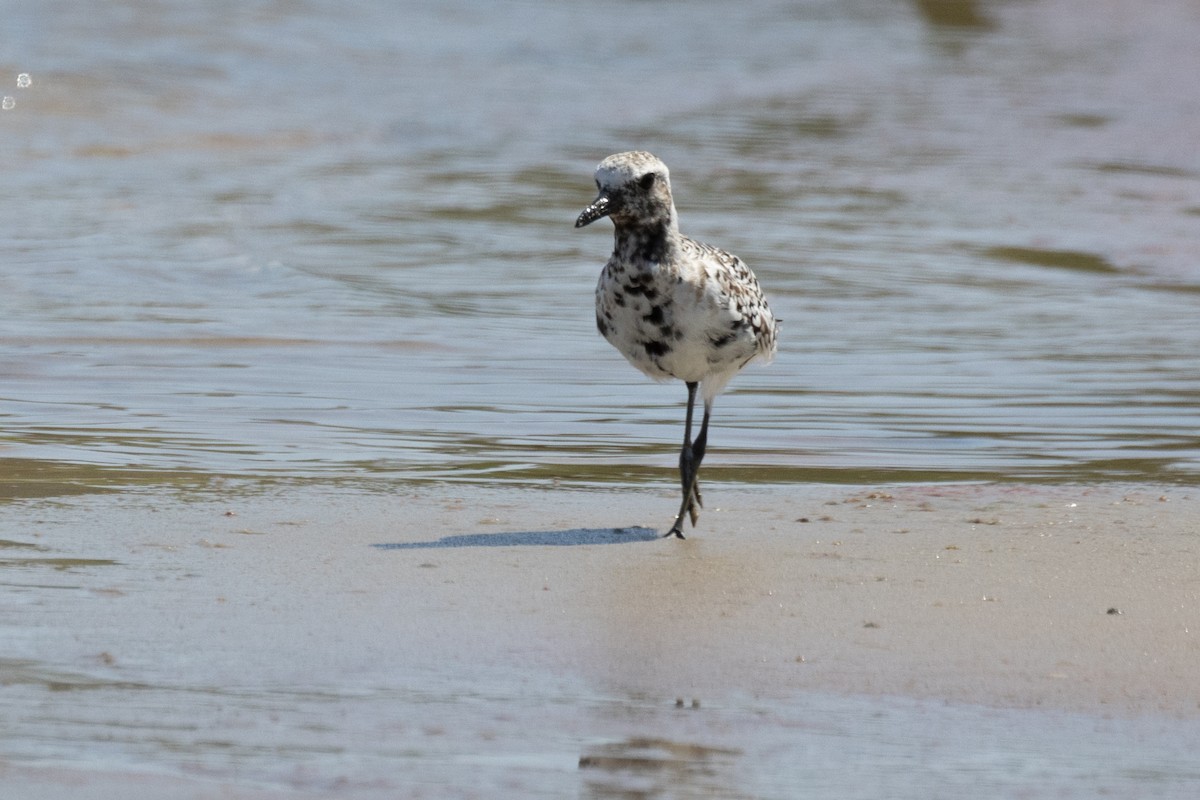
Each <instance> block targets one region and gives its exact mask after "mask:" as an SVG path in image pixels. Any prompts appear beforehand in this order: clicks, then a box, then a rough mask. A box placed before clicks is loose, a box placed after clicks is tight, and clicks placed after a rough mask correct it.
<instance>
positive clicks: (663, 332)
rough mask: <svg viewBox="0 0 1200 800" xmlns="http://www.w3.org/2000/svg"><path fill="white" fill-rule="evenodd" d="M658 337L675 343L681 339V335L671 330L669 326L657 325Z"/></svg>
mask: <svg viewBox="0 0 1200 800" xmlns="http://www.w3.org/2000/svg"><path fill="white" fill-rule="evenodd" d="M658 335H659V336H661V337H662V338H664V339H671V340H673V341H676V342H678V341H679V340H680V339H682V338H683V334H682V333H680V332H679V331H677V330H675V329H674V328H672V327H671V326H670V325H659V326H658Z"/></svg>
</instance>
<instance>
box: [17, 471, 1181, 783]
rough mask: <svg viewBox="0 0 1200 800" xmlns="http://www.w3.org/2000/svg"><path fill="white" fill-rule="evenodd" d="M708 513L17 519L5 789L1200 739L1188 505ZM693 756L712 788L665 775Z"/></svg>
mask: <svg viewBox="0 0 1200 800" xmlns="http://www.w3.org/2000/svg"><path fill="white" fill-rule="evenodd" d="M707 502H708V503H709V510H707V511H706V512H705V513H704V515H703V517H702V519H701V523H700V527H699V528H697V529H695V530H694V531H689V538H688V539H687V540H685V541H677V540H663V539H659V538H658V536H657V533H658V531H659V530H660V529H664V528H665V524H666V522H667V521H669V520H666V519H664V515H665V516H666V517H669V515H670V513H671V506H672V505H673V501H672V498H671V496H670V494H669V493H667V492H656V491H640V492H629V491H625V492H615V491H614V492H596V491H590V492H589V491H578V490H565V489H564V490H559V491H543V490H521V489H515V488H514V489H490V488H489V489H482V488H479V487H474V486H466V485H464V486H437V487H434V486H431V487H425V488H415V489H408V490H404V491H401V492H397V493H395V494H370V493H362V492H347V491H330V490H327V489H314V488H307V489H305V488H296V487H288V488H284V489H281V490H280V491H279V492H278V493H273V494H271V495H263V494H261V493H254V494H245V495H240V494H239V492H237V491H236V490H233V491H229V492H223V493H204V494H199V495H196V496H190V497H184V498H179V497H178V496H173V497H171V498H167V497H164V496H163V495H162V494H160V493H157V492H148V493H144V494H113V495H99V496H93V497H86V498H74V499H69V500H65V501H59V502H48V501H47V502H30V503H26V504H24V505H21V506H16V507H12V508H10V510H9V513H7V514H6V515H5V521H4V523H3V532H2V534H0V538H3V539H4V540H5V553H4V555H5V563H6V566H7V568H8V569H7V570H6V574H7V575H8V577H9V584H8V587H7V588H6V595H7V596H8V597H9V598H10V599H11V600H13V601H14V603H11V604H9V608H8V611H7V612H6V614H5V618H4V623H5V628H6V631H7V634H6V635H7V639H8V642H9V644H8V647H7V648H6V649H7V653H6V655H5V657H4V659H3V660H0V682H2V683H3V685H4V686H5V692H6V694H7V695H8V701H7V703H6V705H7V707H8V716H9V717H10V718H11V719H12V720H13V723H12V724H11V725H9V731H8V734H7V736H6V741H5V745H4V746H5V753H6V755H5V759H4V761H3V762H0V785H5V786H8V787H11V789H12V790H16V789H20V794H19V796H23V797H52V796H62V792H63V791H64V790H66V789H68V788H69V789H70V790H71V792H72V795H71V796H73V797H115V796H128V795H127V794H124V792H125V790H126V789H128V788H129V787H131V786H134V785H143V784H144V785H145V786H146V787H148V788H147V790H146V791H147V792H148V793H149V794H153V795H154V796H158V797H210V796H221V797H239V798H243V797H244V798H259V797H308V796H335V795H336V796H353V797H357V796H364V797H368V796H369V797H374V796H412V797H421V796H494V795H491V794H490V793H491V792H492V791H498V790H499V789H498V788H497V787H500V788H503V787H505V786H507V787H509V788H508V790H507V791H510V792H512V793H514V794H513V796H554V795H555V793H556V792H561V791H562V790H563V786H564V785H569V786H571V787H573V788H572V791H573V792H578V791H583V790H581V789H580V788H579V786H583V787H584V789H587V790H588V791H591V792H592V794H586V792H585V794H584V795H583V796H589V797H590V796H596V797H608V796H626V795H620V794H605V793H604V792H605V791H609V790H610V789H611V788H612V786H613V785H616V786H618V787H620V786H626V785H627V784H628V782H629V781H631V780H632V781H633V782H634V784H635V788H636V785H640V784H639V783H638V782H639V781H641V783H643V784H644V783H646V782H647V781H648V782H649V784H650V785H651V787H652V788H653V786H659V787H660V788H659V790H658V791H659V793H658V794H653V793H652V794H651V795H649V796H661V797H691V796H748V797H773V796H780V797H782V796H787V791H786V789H783V788H779V790H778V791H779V793H778V794H777V793H775V789H774V788H772V787H773V786H775V784H773V783H772V781H776V780H777V781H780V782H781V783H780V786H786V785H787V780H788V775H789V772H788V770H787V769H784V768H782V766H781V765H782V764H784V763H787V762H788V761H789V760H790V759H791V758H792V757H793V756H794V755H795V753H798V752H800V751H801V750H803V749H804V747H809V748H811V747H813V746H814V745H813V744H812V742H809V743H808V745H805V744H804V742H805V741H806V740H805V737H811V736H813V735H815V734H814V730H813V728H814V726H815V728H817V729H820V728H821V727H822V725H824V724H829V723H828V720H830V719H838V720H843V721H845V720H849V719H858V722H854V723H853V724H851V729H857V728H859V726H860V725H863V724H866V725H867V727H868V729H870V725H871V723H869V722H865V721H864V720H869V719H870V718H871V716H876V717H880V716H881V717H882V718H885V719H894V720H896V724H898V725H900V726H901V727H902V728H905V729H906V730H909V732H910V734H911V735H914V736H917V737H918V738H919V737H920V736H932V737H933V739H934V741H935V742H936V741H941V742H942V744H943V745H944V746H946V747H949V746H950V745H951V744H952V743H954V744H959V742H951V741H943V739H945V737H950V738H951V739H953V737H954V736H955V735H956V734H953V733H951V732H950V731H952V730H953V729H954V727H955V726H956V725H958V726H962V727H964V728H972V729H974V728H977V727H978V724H979V723H980V721H981V720H982V721H984V723H983V724H984V727H988V726H991V727H992V728H993V729H994V731H993V732H995V733H996V735H999V736H1001V737H1002V738H1003V735H1002V734H1001V733H999V731H1002V730H1008V731H1009V734H1008V735H1009V736H1010V737H1016V738H1018V739H1019V738H1020V737H1023V736H1026V735H1032V734H1030V732H1029V731H1033V732H1036V733H1037V735H1050V734H1049V733H1048V732H1050V731H1053V730H1056V729H1057V728H1059V727H1061V726H1063V725H1068V726H1069V725H1083V726H1084V727H1085V728H1086V729H1087V730H1088V731H1089V735H1090V736H1094V735H1096V734H1097V732H1098V731H1099V729H1100V728H1099V727H1098V726H1108V727H1109V728H1111V731H1110V734H1111V736H1112V737H1113V742H1114V744H1113V747H1114V748H1117V747H1118V745H1117V744H1116V743H1117V742H1119V741H1123V740H1126V739H1128V737H1129V736H1131V735H1133V734H1132V733H1131V731H1134V730H1138V731H1142V728H1144V727H1145V726H1147V725H1149V726H1150V729H1151V733H1149V734H1147V733H1146V732H1145V731H1142V732H1141V733H1138V734H1137V737H1139V740H1140V741H1142V742H1143V746H1144V748H1145V753H1144V755H1147V756H1149V754H1152V753H1157V754H1158V755H1155V756H1153V757H1155V758H1157V757H1159V756H1162V757H1167V758H1168V759H1169V755H1164V751H1162V750H1161V749H1156V748H1158V745H1159V743H1158V741H1157V739H1156V736H1161V738H1162V739H1163V741H1168V740H1169V741H1173V742H1176V743H1178V744H1179V746H1181V747H1186V746H1191V745H1188V744H1187V743H1188V742H1189V741H1190V742H1192V744H1195V743H1196V742H1197V741H1198V740H1200V725H1198V724H1197V723H1198V722H1200V688H1198V687H1200V645H1198V643H1197V628H1198V627H1200V612H1198V609H1200V604H1198V603H1197V594H1198V592H1200V577H1198V576H1197V573H1196V569H1195V565H1196V561H1197V548H1198V545H1200V539H1198V538H1197V532H1196V528H1195V520H1196V519H1198V518H1200V516H1198V512H1200V508H1198V505H1200V504H1198V503H1197V501H1196V499H1195V496H1194V492H1193V491H1192V490H1190V489H1183V488H1172V487H1149V486H1105V487H1094V486H1093V487H1069V486H1028V485H940V486H895V487H872V488H866V487H845V486H808V487H789V488H766V489H763V488H746V487H738V486H730V485H714V486H712V487H709V489H708V492H707ZM83 531H87V535H86V536H84V535H82V532H83ZM47 587H53V589H54V590H53V591H51V590H48V588H47ZM22 600H25V601H26V607H23V608H22V607H20V606H21V601H22ZM35 620H36V622H35ZM937 714H949V715H950V718H949V719H947V720H943V721H941V722H939V721H937V720H936V719H935V718H933V717H931V716H930V715H934V717H936V715H937ZM1031 714H1033V715H1034V716H1030V715H1031ZM963 715H965V716H963ZM822 719H824V720H826V721H827V722H826V723H821V722H820V720H822ZM1064 720H1065V721H1064ZM1072 720H1073V722H1072ZM847 724H850V723H847ZM1022 726H1024V727H1027V728H1029V731H1026V732H1021V729H1022ZM922 730H923V731H924V733H921V732H920V731H922ZM1155 732H1157V733H1155ZM1060 734H1061V732H1059V733H1055V734H1054V735H1053V737H1052V738H1054V739H1055V740H1057V741H1059V744H1058V746H1059V747H1065V748H1066V751H1065V752H1064V753H1063V757H1064V758H1066V757H1069V756H1071V755H1072V754H1075V755H1082V756H1086V752H1084V751H1076V750H1075V749H1074V748H1075V745H1073V744H1070V739H1069V738H1068V739H1067V740H1066V743H1064V742H1063V741H1062V740H1061V736H1060ZM890 735H891V734H888V733H887V732H886V731H883V732H880V733H878V736H879V737H882V740H887V739H888V737H889V736H890ZM905 735H909V734H905ZM1147 736H1148V737H1149V738H1148V739H1147V738H1146V737H1147ZM869 738H870V737H869V736H868V739H869ZM1033 738H1034V739H1036V735H1034V736H1033ZM385 742H386V743H387V745H386V746H385V745H384V743H385ZM1146 742H1149V743H1150V744H1146ZM993 744H994V742H993V743H992V744H986V743H984V744H981V745H980V746H981V747H985V748H986V747H990V746H992V745H993ZM392 746H394V747H395V748H397V749H396V750H392V749H388V748H389V747H392ZM1120 747H1124V745H1121V746H1120ZM379 748H383V749H382V750H381V749H379ZM614 748H615V749H614ZM797 748H799V749H797ZM852 749H853V748H851V750H852ZM869 750H870V748H868V751H869ZM310 751H311V752H310ZM1125 752H1126V753H1128V752H1130V751H1128V750H1126V751H1125ZM1132 752H1133V754H1134V755H1133V757H1134V758H1135V759H1136V758H1138V757H1139V756H1138V753H1139V752H1141V751H1139V749H1138V747H1134V748H1133V751H1132ZM843 755H844V752H843ZM1094 755H1095V760H1096V762H1097V764H1099V763H1101V762H1103V761H1105V760H1106V759H1108V758H1110V755H1109V754H1108V753H1107V751H1105V750H1104V748H1103V747H1102V748H1101V749H1100V750H1099V751H1097V752H1096V754H1094ZM869 756H870V754H869V752H868V753H867V754H866V755H865V756H864V757H869ZM1180 757H1181V758H1185V759H1186V758H1187V757H1186V756H1184V755H1181V756H1180ZM397 759H398V760H399V762H400V763H402V764H403V765H404V766H403V768H401V769H399V770H397V769H396V762H397ZM1085 760H1086V758H1085ZM697 763H702V764H704V765H705V767H704V770H702V771H701V772H700V773H697V774H701V775H706V776H708V777H705V778H704V779H703V780H701V781H700V782H699V783H695V782H694V781H693V782H689V780H683V781H682V783H680V782H679V780H677V778H669V776H670V775H673V774H676V773H677V772H678V770H679V769H683V767H680V766H679V765H688V764H692V765H695V764H697ZM581 764H582V766H581ZM647 764H654V765H656V768H655V769H653V770H650V771H649V772H647V771H646V769H645V768H646V765H647ZM470 765H474V766H475V767H477V769H475V770H467V771H464V768H465V767H466V766H470ZM630 765H634V766H636V767H637V769H633V770H632V772H630V769H629V768H630ZM669 765H675V766H669ZM1123 768H1124V767H1123ZM664 770H665V772H664ZM1163 770H1164V772H1165V774H1166V778H1165V780H1166V783H1165V784H1164V785H1166V786H1168V787H1174V786H1179V787H1186V786H1192V787H1194V786H1195V785H1196V784H1195V781H1196V780H1197V779H1198V776H1197V774H1196V772H1195V771H1192V772H1191V773H1190V774H1188V773H1186V772H1185V773H1183V774H1179V773H1178V770H1177V765H1176V767H1172V766H1170V764H1168V765H1167V766H1165V767H1164V768H1163ZM684 771H685V772H687V770H686V769H685V770H684ZM688 774H691V773H688ZM1097 774H1100V775H1103V774H1105V773H1104V772H1103V770H1101V771H1100V772H1099V773H1097ZM597 775H602V776H607V777H605V779H604V780H601V781H599V782H598V783H597V782H596V779H595V776H597ZM581 776H582V777H581ZM614 776H616V777H614ZM713 776H716V777H713ZM1110 777H1111V776H1110ZM693 778H695V775H693ZM610 779H611V780H610ZM696 780H699V779H696ZM1114 780H1115V778H1114ZM580 781H583V782H582V783H580ZM612 781H616V783H615V784H613V783H612ZM714 781H715V783H714ZM756 781H757V783H756ZM710 783H711V784H712V786H709V784H710ZM939 785H941V784H939ZM950 785H952V784H950ZM1017 785H1024V784H1017ZM1050 785H1053V782H1051V784H1050ZM1072 785H1078V786H1081V787H1082V788H1084V789H1087V788H1088V787H1089V785H1088V784H1087V783H1086V782H1085V783H1083V784H1078V783H1074V784H1072ZM1108 785H1110V784H1107V783H1103V781H1101V783H1099V784H1097V786H1100V787H1101V788H1103V787H1104V786H1108ZM1116 785H1117V786H1118V787H1119V786H1120V783H1119V781H1118V783H1117V784H1116ZM688 786H691V787H692V788H693V789H695V791H694V792H691V791H690V790H689V791H685V790H684V789H682V788H680V787H688ZM885 786H886V784H885ZM588 787H590V788H588ZM597 787H599V788H597ZM605 787H608V788H605ZM697 787H699V788H697ZM705 787H708V788H705ZM714 787H715V788H714ZM722 787H724V788H722ZM733 787H737V789H738V791H740V792H744V794H728V793H727V792H729V791H732V790H733ZM755 787H757V788H755ZM777 788H778V787H777ZM834 788H835V789H836V786H835V787H834ZM901 788H902V787H901ZM1092 788H1095V786H1093V787H1092ZM217 789H219V790H220V791H221V792H223V793H222V794H219V795H214V794H212V793H211V792H214V791H216V790H217ZM710 790H711V791H710ZM892 790H897V787H896V786H891V787H890V789H889V791H892ZM614 791H615V790H614ZM621 791H625V789H622V790H621ZM629 791H633V790H629ZM1181 791H1183V789H1181ZM89 792H90V794H89ZM705 792H709V793H705ZM149 794H147V795H146V796H149ZM900 794H901V795H904V792H903V791H900ZM14 796H15V795H14ZM558 796H562V795H561V794H559V795H558ZM630 796H633V795H630ZM847 796H854V795H852V794H851V795H847ZM913 796H916V794H914V795H913ZM931 796H932V795H931ZM1038 796H1040V795H1038ZM1070 796H1074V795H1070ZM1080 796H1083V795H1080ZM1162 796H1173V795H1171V794H1169V793H1168V794H1167V795H1162ZM1180 796H1182V795H1180Z"/></svg>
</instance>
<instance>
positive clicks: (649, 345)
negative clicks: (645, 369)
mask: <svg viewBox="0 0 1200 800" xmlns="http://www.w3.org/2000/svg"><path fill="white" fill-rule="evenodd" d="M642 347H644V348H646V355H648V356H651V357H655V358H659V357H662V356H665V355H666V354H667V353H669V352H671V345H669V344H667V343H666V342H645V343H644V344H643V345H642Z"/></svg>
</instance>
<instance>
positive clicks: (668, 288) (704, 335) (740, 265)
mask: <svg viewBox="0 0 1200 800" xmlns="http://www.w3.org/2000/svg"><path fill="white" fill-rule="evenodd" d="M596 188H597V189H598V190H599V192H600V194H599V196H598V197H597V198H596V199H595V200H594V201H593V202H592V204H591V205H589V206H588V207H587V208H585V209H584V210H583V213H581V214H580V215H579V218H578V219H576V220H575V227H576V228H582V227H583V226H585V225H590V224H591V223H593V222H595V221H596V220H598V219H600V218H601V217H608V218H609V219H611V220H612V222H613V226H614V232H613V251H612V255H611V256H609V258H608V263H607V264H605V265H604V269H603V271H601V273H600V281H599V283H597V284H596V327H597V328H598V329H599V330H600V335H602V336H603V337H604V338H605V339H607V340H608V341H609V343H610V344H612V346H613V347H615V348H617V350H619V351H621V354H622V355H624V356H625V358H627V359H628V360H629V363H631V364H633V365H634V366H635V367H637V368H638V369H640V370H641V371H642V372H644V373H645V374H647V375H649V376H650V377H651V378H654V379H656V380H668V379H670V378H675V379H677V380H681V381H683V382H684V383H685V384H686V385H687V393H688V404H687V419H686V422H685V423H684V434H683V447H682V449H681V450H680V452H679V481H680V484H681V487H682V489H683V503H682V504H681V505H680V506H679V513H678V514H676V515H675V523H674V524H673V525H672V526H671V529H670V530H669V531H667V532H666V533H665V534H663V535H664V537H666V536H672V535H674V536H677V537H678V538H680V539H682V538H684V537H683V520H684V518H685V517H690V518H691V521H692V527H693V528H694V527H695V526H696V521H697V520H698V519H699V517H700V508H701V507H703V503H702V502H701V498H700V483H699V480H698V477H699V474H700V462H701V461H703V460H704V451H705V448H706V446H707V444H708V420H709V417H710V416H711V415H712V406H713V399H714V398H715V397H716V396H717V395H718V394H720V393H721V391H722V390H723V389H724V388H725V385H726V384H727V383H729V381H730V379H731V378H733V376H734V375H736V374H737V373H738V371H740V370H741V369H742V367H744V366H746V365H747V364H748V363H750V362H751V361H753V360H755V359H759V360H761V361H764V362H769V361H771V359H773V358H774V357H775V338H776V333H777V330H778V326H777V324H776V322H775V317H774V315H772V314H771V309H770V308H769V307H768V306H767V299H766V297H764V296H763V292H762V289H761V288H760V287H759V285H758V279H757V278H755V277H754V273H753V272H751V271H750V268H749V267H748V266H746V264H745V263H744V262H743V261H742V260H741V259H740V258H738V257H737V256H735V255H733V254H732V253H727V252H725V251H724V250H718V249H717V248H715V247H710V246H709V245H706V244H701V243H700V242H697V241H695V240H693V239H689V238H688V237H686V236H684V235H682V234H681V233H680V232H679V221H678V217H677V215H676V213H675V203H674V201H673V200H672V199H671V178H670V173H669V172H668V171H667V165H666V164H664V163H663V162H662V161H660V160H658V159H657V158H655V157H654V156H653V155H651V154H650V153H646V152H642V151H634V152H628V153H616V154H615V155H611V156H609V157H608V158H606V159H604V160H603V161H601V162H600V164H599V166H597V167H596ZM697 388H699V390H700V393H701V396H702V397H703V399H704V419H703V420H702V421H701V423H700V433H699V434H698V435H697V436H696V438H695V440H694V441H693V440H692V415H693V411H694V408H695V405H696V391H697Z"/></svg>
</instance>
